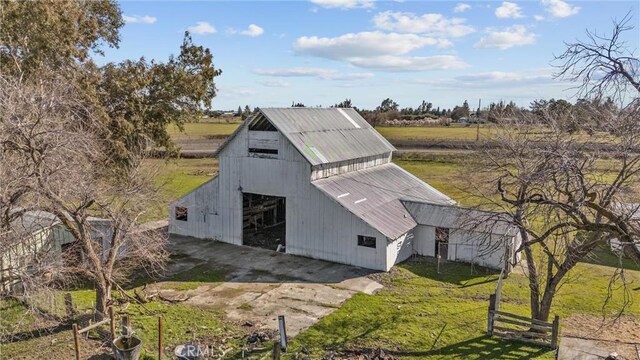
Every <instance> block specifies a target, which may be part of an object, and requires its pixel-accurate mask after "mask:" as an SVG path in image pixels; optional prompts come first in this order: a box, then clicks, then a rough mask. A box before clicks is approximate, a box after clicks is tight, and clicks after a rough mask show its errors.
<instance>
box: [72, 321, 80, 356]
mask: <svg viewBox="0 0 640 360" xmlns="http://www.w3.org/2000/svg"><path fill="white" fill-rule="evenodd" d="M79 336H80V335H79V334H78V324H75V323H74V324H73V343H74V345H75V348H76V360H80V342H79V339H78V337H79Z"/></svg>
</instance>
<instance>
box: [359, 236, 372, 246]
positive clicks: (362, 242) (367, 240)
mask: <svg viewBox="0 0 640 360" xmlns="http://www.w3.org/2000/svg"><path fill="white" fill-rule="evenodd" d="M358 246H364V247H368V248H374V249H375V248H376V238H375V237H373V236H364V235H358Z"/></svg>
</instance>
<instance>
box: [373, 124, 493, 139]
mask: <svg viewBox="0 0 640 360" xmlns="http://www.w3.org/2000/svg"><path fill="white" fill-rule="evenodd" d="M376 130H378V132H379V133H380V134H382V136H384V137H385V138H386V139H387V140H389V141H391V142H394V141H403V140H464V141H474V140H476V136H477V135H476V134H477V133H479V135H480V139H483V138H486V137H487V135H489V134H490V133H491V129H490V128H488V127H484V126H481V127H480V130H479V131H477V130H476V127H475V126H458V125H454V126H448V127H383V126H382V127H376Z"/></svg>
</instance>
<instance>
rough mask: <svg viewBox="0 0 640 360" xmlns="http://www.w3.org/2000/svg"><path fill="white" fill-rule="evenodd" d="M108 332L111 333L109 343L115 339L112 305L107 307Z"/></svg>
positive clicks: (114, 318)
mask: <svg viewBox="0 0 640 360" xmlns="http://www.w3.org/2000/svg"><path fill="white" fill-rule="evenodd" d="M109 319H110V320H111V321H110V323H109V330H110V331H111V341H113V340H115V339H116V317H115V315H114V313H113V305H111V306H109Z"/></svg>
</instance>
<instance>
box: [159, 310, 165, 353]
mask: <svg viewBox="0 0 640 360" xmlns="http://www.w3.org/2000/svg"><path fill="white" fill-rule="evenodd" d="M162 325H163V324H162V316H158V360H162V358H163V357H164V354H163V353H164V345H163V344H162V335H163V334H162V332H163V330H164V329H163V326H162Z"/></svg>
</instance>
